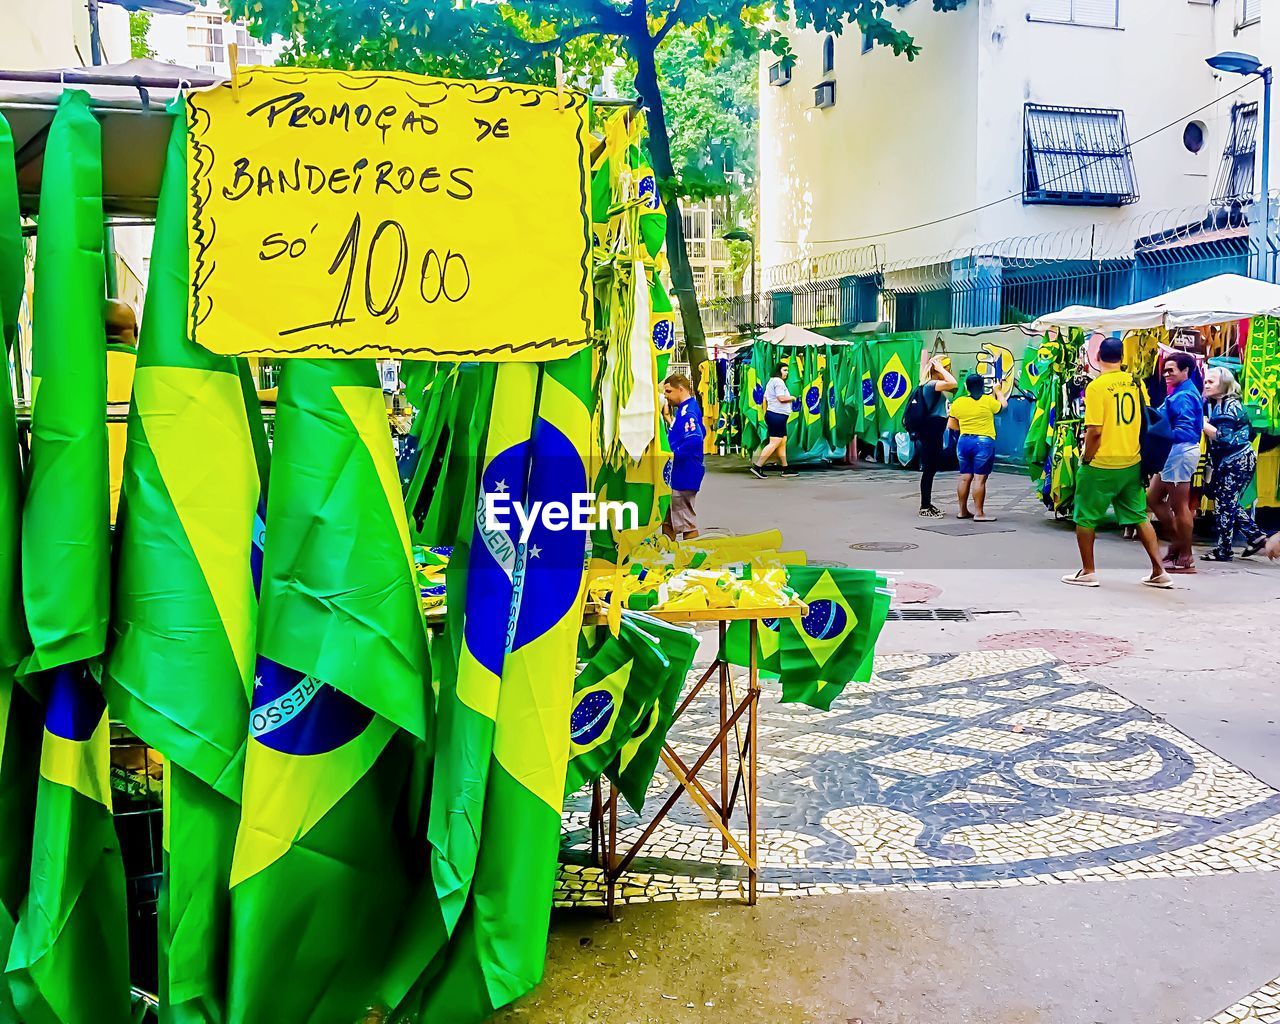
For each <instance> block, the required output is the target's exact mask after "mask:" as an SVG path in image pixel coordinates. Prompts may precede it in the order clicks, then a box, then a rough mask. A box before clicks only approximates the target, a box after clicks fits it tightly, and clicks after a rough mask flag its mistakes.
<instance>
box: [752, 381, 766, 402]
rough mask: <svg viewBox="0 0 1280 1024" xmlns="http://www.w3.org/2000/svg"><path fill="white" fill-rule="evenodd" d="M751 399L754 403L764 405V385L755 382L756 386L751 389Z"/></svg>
mask: <svg viewBox="0 0 1280 1024" xmlns="http://www.w3.org/2000/svg"><path fill="white" fill-rule="evenodd" d="M751 401H752V403H753V404H755V405H764V385H763V384H760V383H758V382H757V383H756V386H755V387H754V388H752V389H751Z"/></svg>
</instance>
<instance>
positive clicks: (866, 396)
mask: <svg viewBox="0 0 1280 1024" xmlns="http://www.w3.org/2000/svg"><path fill="white" fill-rule="evenodd" d="M875 401H876V386H875V385H874V384H873V383H871V378H870V377H863V378H862V404H863V405H874V404H875Z"/></svg>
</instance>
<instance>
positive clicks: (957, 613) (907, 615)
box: [888, 608, 973, 622]
mask: <svg viewBox="0 0 1280 1024" xmlns="http://www.w3.org/2000/svg"><path fill="white" fill-rule="evenodd" d="M888 621H889V622H972V621H973V613H972V612H971V611H969V609H968V608H890V609H889V615H888Z"/></svg>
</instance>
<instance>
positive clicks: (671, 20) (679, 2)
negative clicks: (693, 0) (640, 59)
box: [653, 0, 684, 46]
mask: <svg viewBox="0 0 1280 1024" xmlns="http://www.w3.org/2000/svg"><path fill="white" fill-rule="evenodd" d="M682 7H684V0H676V5H675V6H674V7H672V8H671V13H670V14H668V15H667V20H666V21H665V22H663V24H662V27H661V28H660V29H658V31H657V34H656V35H654V37H653V45H654V46H660V45H661V44H662V40H664V39H666V38H667V33H668V32H670V31H671V30H672V29H673V28H675V27H676V24H677V23H678V22H679V21H680V9H681V8H682Z"/></svg>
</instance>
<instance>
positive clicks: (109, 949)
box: [8, 90, 129, 1024]
mask: <svg viewBox="0 0 1280 1024" xmlns="http://www.w3.org/2000/svg"><path fill="white" fill-rule="evenodd" d="M104 281H105V269H104V257H103V221H102V136H101V130H100V129H99V127H98V122H97V120H96V119H95V118H94V116H93V113H92V112H91V110H90V108H89V97H88V94H86V93H84V92H81V91H79V90H68V91H65V92H64V93H63V94H62V99H61V100H60V102H59V105H58V112H57V114H56V115H55V116H54V119H53V124H52V126H51V127H50V130H49V136H48V141H47V143H46V149H45V158H44V178H43V183H42V186H41V194H40V219H39V223H38V225H37V237H36V299H35V303H36V305H35V316H34V329H35V337H34V340H33V346H32V375H33V392H34V395H33V397H34V403H33V409H32V426H31V469H30V474H29V478H28V489H27V494H26V501H25V503H24V506H23V523H22V526H23V532H22V593H23V599H24V604H25V607H26V614H27V625H28V629H29V631H30V634H31V639H32V644H33V648H34V649H33V651H32V654H31V655H30V657H28V659H27V661H26V663H25V666H24V670H25V671H26V672H27V673H30V674H32V675H36V674H37V673H38V675H37V678H36V683H37V685H38V687H39V688H40V689H41V690H42V691H43V692H44V693H45V694H46V698H45V731H44V740H43V748H42V752H41V758H40V780H39V784H38V791H37V797H36V816H35V826H34V832H35V838H34V841H33V843H32V851H31V883H30V888H29V891H28V893H27V897H26V901H25V902H24V904H23V906H22V909H21V912H20V915H19V920H18V925H17V930H16V931H15V933H14V936H13V942H12V946H11V948H10V951H9V961H8V977H9V981H10V985H11V988H12V993H13V997H14V1002H15V1004H16V1005H17V1007H18V1011H19V1018H20V1019H21V1020H22V1021H24V1022H25V1024H78V1022H81V1021H90V1020H92V1021H94V1022H95V1024H97V1022H102V1024H123V1022H125V1021H127V1020H128V1019H129V962H128V934H127V930H128V929H127V918H126V911H125V893H124V870H123V867H122V865H121V861H120V847H119V843H118V840H117V839H116V832H115V826H114V823H113V821H112V817H111V789H110V784H109V768H110V766H109V760H110V735H109V727H108V722H107V714H106V703H105V701H104V700H103V698H102V694H101V691H100V689H99V687H98V684H97V681H96V679H95V678H94V674H93V673H92V672H91V671H90V667H89V661H88V659H96V658H97V657H99V656H100V655H101V654H102V652H103V648H104V646H105V642H106V625H107V614H108V593H107V579H108V561H109V559H108V548H109V534H108V525H107V516H108V500H107V488H108V484H107V426H106V417H105V410H106V400H107V380H106V338H105V333H104V327H103V301H104V298H103V297H104V293H103V287H104Z"/></svg>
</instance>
